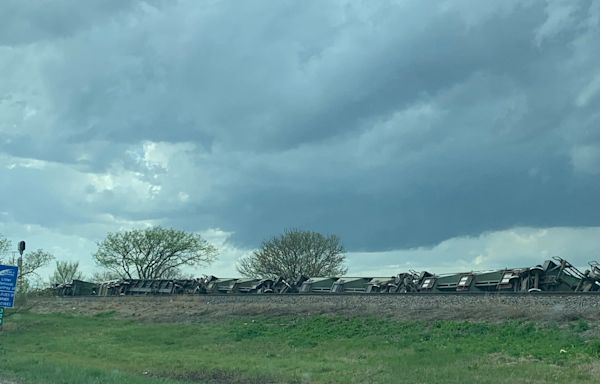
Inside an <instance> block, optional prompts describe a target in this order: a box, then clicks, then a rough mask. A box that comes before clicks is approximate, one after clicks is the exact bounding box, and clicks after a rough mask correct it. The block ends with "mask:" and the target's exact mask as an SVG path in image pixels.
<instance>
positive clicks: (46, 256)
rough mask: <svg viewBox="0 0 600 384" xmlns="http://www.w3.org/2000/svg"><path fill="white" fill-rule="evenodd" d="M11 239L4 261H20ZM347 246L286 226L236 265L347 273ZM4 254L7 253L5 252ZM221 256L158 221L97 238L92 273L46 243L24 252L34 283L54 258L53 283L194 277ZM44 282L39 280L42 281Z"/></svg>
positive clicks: (3, 248)
mask: <svg viewBox="0 0 600 384" xmlns="http://www.w3.org/2000/svg"><path fill="white" fill-rule="evenodd" d="M11 247H12V243H11V242H10V241H9V240H8V239H6V238H5V237H3V236H1V235H0V263H10V264H15V263H16V261H15V260H12V259H9V258H7V257H6V255H7V254H8V252H9V250H10V249H11ZM344 253H345V250H344V247H343V245H342V243H341V241H340V239H339V238H338V237H337V236H335V235H329V236H325V235H323V234H321V233H318V232H313V231H304V230H296V229H293V230H285V231H284V232H283V233H282V234H279V235H276V236H273V237H272V238H270V239H268V240H265V241H264V242H263V243H262V244H261V246H260V247H259V248H258V249H256V250H255V251H253V252H252V253H251V254H250V255H247V256H245V257H242V258H240V259H239V260H238V263H237V266H236V267H237V270H238V272H239V273H240V274H241V275H242V276H245V277H253V278H274V277H283V278H285V279H290V280H294V279H298V278H300V277H301V276H311V277H318V276H339V275H343V274H345V273H346V271H347V268H346V267H345V265H344V263H345V255H344ZM2 255H4V256H5V257H4V259H3V257H2ZM218 256H219V249H218V248H217V247H215V246H214V245H213V244H210V243H209V242H208V241H207V240H206V239H204V238H202V236H201V235H199V234H197V233H193V232H186V231H181V230H178V229H173V228H163V227H160V226H155V227H151V228H146V229H133V230H129V231H119V232H112V233H108V234H107V235H106V237H105V238H104V239H103V240H102V241H100V242H98V249H97V251H96V252H95V253H94V254H93V255H92V257H93V259H94V261H95V262H96V264H97V265H98V267H99V268H100V270H99V271H97V272H96V273H94V274H93V275H92V276H89V277H88V276H83V274H82V272H81V271H80V270H79V262H70V261H64V260H57V259H56V258H55V256H54V255H53V254H51V253H50V252H48V251H45V250H43V249H38V250H36V251H33V252H26V253H25V254H24V255H23V267H22V271H21V273H22V275H23V278H24V280H25V281H26V282H27V283H26V285H25V286H24V287H23V289H29V288H31V287H32V286H33V285H34V284H33V281H35V280H36V279H37V280H38V281H39V280H40V279H41V277H40V276H39V274H38V271H39V269H40V268H42V267H45V266H48V265H49V264H50V263H52V262H54V263H55V269H54V272H53V273H52V274H51V276H50V279H49V284H50V285H57V284H65V283H70V282H71V281H72V280H74V279H78V280H83V279H87V280H90V281H95V282H100V281H107V280H113V279H175V278H184V277H191V275H192V273H191V271H192V268H196V267H208V266H210V265H211V264H212V263H213V262H214V261H215V260H217V258H218ZM38 285H39V284H38Z"/></svg>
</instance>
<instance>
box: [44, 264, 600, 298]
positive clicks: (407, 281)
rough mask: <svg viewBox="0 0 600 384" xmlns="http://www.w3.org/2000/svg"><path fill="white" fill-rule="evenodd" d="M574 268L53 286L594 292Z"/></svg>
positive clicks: (598, 279) (587, 277)
mask: <svg viewBox="0 0 600 384" xmlns="http://www.w3.org/2000/svg"><path fill="white" fill-rule="evenodd" d="M589 266H590V268H589V269H586V270H585V271H584V272H582V271H580V270H579V269H577V268H576V267H574V266H573V265H572V264H570V263H569V262H568V261H566V260H564V259H562V258H559V257H554V258H553V259H552V260H546V261H545V262H544V263H543V264H541V265H537V266H534V267H530V268H511V269H502V270H495V271H486V272H464V273H455V274H441V275H436V274H433V273H430V272H426V271H423V272H420V273H418V272H415V271H410V272H405V273H400V274H398V275H396V276H392V277H335V276H334V277H312V278H310V277H301V278H299V279H297V280H294V281H286V280H285V279H282V278H278V279H248V278H217V277H215V276H204V277H202V278H197V279H171V280H142V279H126V280H114V281H107V282H102V283H97V284H96V283H89V282H85V281H81V280H73V282H71V283H70V284H62V285H58V286H56V287H54V288H53V289H54V292H55V293H56V294H57V295H59V296H88V295H92V296H130V295H177V294H285V293H299V294H302V293H305V294H316V293H330V294H343V293H365V294H385V293H461V292H471V293H486V292H487V293H492V292H599V291H600V263H598V262H590V263H589Z"/></svg>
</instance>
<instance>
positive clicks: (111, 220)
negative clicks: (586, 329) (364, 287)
mask: <svg viewBox="0 0 600 384" xmlns="http://www.w3.org/2000/svg"><path fill="white" fill-rule="evenodd" d="M599 63H600V1H585V0H581V1H571V0H568V1H541V0H539V1H528V0H515V1H513V0H497V1H485V2H484V1H479V0H464V1H463V0H448V1H422V0H414V1H385V0H381V1H371V0H365V1H359V0H350V1H343V0H335V1H334V0H304V1H297V0H294V1H284V0H271V1H266V0H253V1H233V0H232V1H218V0H206V1H198V0H181V1H161V0H156V1H149V0H148V1H125V0H103V1H93V0H87V1H79V0H62V1H61V0H53V1H45V0H29V1H24V0H3V1H1V2H0V233H1V234H2V235H4V236H5V237H8V238H9V239H11V240H12V241H13V245H15V246H16V243H17V242H18V241H19V240H21V239H23V240H26V241H27V242H28V247H29V249H36V248H44V249H47V250H49V251H51V252H53V253H54V254H55V256H56V257H57V258H59V259H63V260H79V261H80V262H81V264H82V266H83V269H84V271H85V272H87V273H89V272H91V271H92V270H93V269H94V268H95V267H94V263H93V260H92V257H91V254H92V253H93V252H94V251H95V249H96V242H97V241H99V240H101V239H102V238H103V237H104V236H105V234H106V233H107V232H109V231H118V230H124V229H130V228H139V227H144V226H150V225H155V224H160V225H163V226H168V227H175V228H178V229H183V230H187V231H197V232H200V233H202V234H203V235H204V236H205V237H206V238H207V239H208V240H210V241H212V242H213V243H215V244H216V245H218V246H219V247H220V249H221V256H220V259H219V261H218V262H217V263H215V264H214V265H213V266H211V267H209V268H204V269H202V270H201V272H203V273H212V274H215V275H221V276H224V275H230V276H231V275H236V272H235V267H234V264H235V260H236V259H237V258H239V257H240V256H242V255H244V254H247V253H249V252H251V251H252V249H255V248H256V247H258V246H259V245H260V243H261V242H262V241H263V240H265V239H268V238H269V237H271V236H273V235H276V234H278V233H281V232H282V231H283V229H285V228H299V229H310V230H315V231H320V232H323V233H327V234H329V233H333V234H337V235H339V236H340V237H341V239H342V241H343V243H344V244H345V246H346V248H347V249H348V251H349V253H348V264H349V270H350V271H349V272H350V273H352V274H359V275H365V274H367V275H368V274H383V275H392V274H396V273H398V272H401V271H405V270H407V269H411V268H412V269H425V268H428V269H431V270H433V271H448V270H463V269H467V270H468V269H487V268H497V267H505V266H528V265H535V264H538V263H541V262H542V261H543V260H544V258H547V257H550V256H553V255H560V256H563V257H565V258H567V259H569V260H571V261H573V262H574V263H575V264H578V265H585V263H586V262H587V261H588V260H591V259H600V252H598V250H599V247H598V245H599V239H600V198H599V196H600V66H599Z"/></svg>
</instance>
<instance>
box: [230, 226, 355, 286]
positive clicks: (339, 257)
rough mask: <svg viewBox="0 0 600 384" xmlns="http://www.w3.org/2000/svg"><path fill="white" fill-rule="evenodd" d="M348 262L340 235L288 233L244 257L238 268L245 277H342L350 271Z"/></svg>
mask: <svg viewBox="0 0 600 384" xmlns="http://www.w3.org/2000/svg"><path fill="white" fill-rule="evenodd" d="M344 261H345V256H344V247H343V246H342V244H341V242H340V239H339V238H338V237H337V236H335V235H331V236H328V237H325V236H323V235H322V234H320V233H317V232H311V231H300V230H286V231H285V232H284V233H283V234H282V235H279V236H276V237H274V238H272V239H270V240H268V241H265V242H263V244H262V247H261V248H260V249H259V250H257V251H255V252H254V253H253V254H252V255H250V256H247V257H243V258H241V259H240V260H239V262H238V266H237V269H238V271H239V272H240V273H241V274H242V275H244V276H247V277H260V278H275V277H283V278H285V279H297V278H299V277H300V276H302V275H304V276H311V277H318V276H339V275H343V274H345V273H346V271H347V268H346V267H345V266H344Z"/></svg>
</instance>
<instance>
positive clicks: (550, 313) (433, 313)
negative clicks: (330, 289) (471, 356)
mask: <svg viewBox="0 0 600 384" xmlns="http://www.w3.org/2000/svg"><path fill="white" fill-rule="evenodd" d="M30 306H31V310H32V311H34V312H36V313H52V312H60V313H71V314H84V315H95V314H98V313H103V312H111V311H112V312H114V313H115V315H116V316H117V317H118V318H123V319H138V320H141V321H160V322H197V321H203V320H204V319H210V318H212V319H218V318H224V317H229V316H264V315H266V316H278V315H292V316H294V315H295V316H304V315H312V314H340V315H348V316H356V315H359V316H360V315H375V316H383V317H389V318H394V319H406V320H417V319H422V320H435V319H440V320H443V319H453V320H490V321H502V320H507V319H531V320H541V321H561V320H576V319H590V320H594V319H599V318H600V296H592V295H581V296H574V295H549V296H541V295H515V296H494V295H489V296H488V295H485V296H484V295H482V296H472V295H444V296H439V295H378V296H372V295H363V296H361V295H351V296H342V295H340V296H301V295H296V296H294V295H282V296H279V295H248V296H227V295H222V296H162V297H158V296H143V297H131V296H128V297H89V298H83V297H80V298H60V297H51V298H39V299H35V300H31V301H30Z"/></svg>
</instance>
